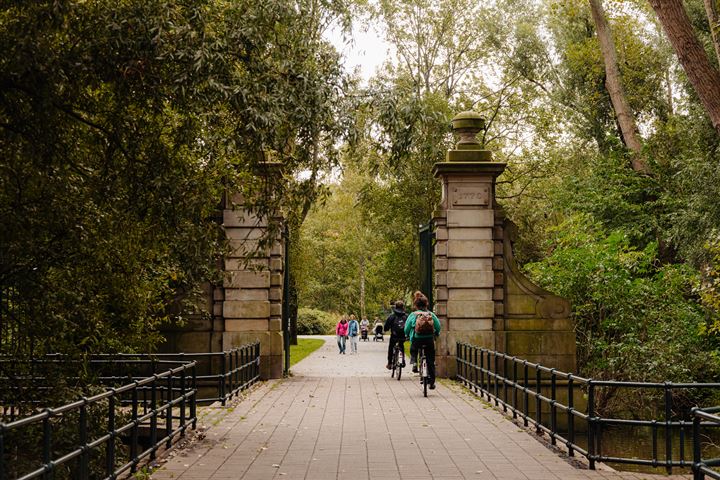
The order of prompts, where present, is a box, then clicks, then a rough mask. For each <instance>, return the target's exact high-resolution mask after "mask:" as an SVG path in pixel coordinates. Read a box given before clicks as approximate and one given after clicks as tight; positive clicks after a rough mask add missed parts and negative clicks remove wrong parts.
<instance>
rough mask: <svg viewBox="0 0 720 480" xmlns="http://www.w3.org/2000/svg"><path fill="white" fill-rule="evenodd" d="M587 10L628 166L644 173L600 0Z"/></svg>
mask: <svg viewBox="0 0 720 480" xmlns="http://www.w3.org/2000/svg"><path fill="white" fill-rule="evenodd" d="M589 2H590V10H591V12H592V17H593V20H594V21H595V29H596V31H597V36H598V41H599V43H600V51H601V52H602V56H603V60H604V62H605V75H606V78H605V85H606V86H607V90H608V94H609V95H610V100H611V101H612V105H613V108H614V109H615V115H616V116H617V120H618V125H619V126H620V133H621V134H622V137H623V140H624V141H625V145H627V147H628V148H629V149H630V150H631V151H632V152H633V158H632V167H633V170H635V171H638V172H642V173H647V172H648V166H647V163H646V162H645V160H644V159H643V158H642V144H641V143H640V139H639V138H638V137H639V134H638V131H637V125H636V124H635V115H633V113H632V111H631V110H630V105H629V104H628V101H627V98H626V97H625V91H624V88H623V82H622V77H621V76H620V69H619V68H618V60H617V53H616V52H615V41H614V40H613V38H612V33H611V32H610V26H609V25H608V22H607V20H606V18H605V13H604V12H603V8H602V2H601V0H589Z"/></svg>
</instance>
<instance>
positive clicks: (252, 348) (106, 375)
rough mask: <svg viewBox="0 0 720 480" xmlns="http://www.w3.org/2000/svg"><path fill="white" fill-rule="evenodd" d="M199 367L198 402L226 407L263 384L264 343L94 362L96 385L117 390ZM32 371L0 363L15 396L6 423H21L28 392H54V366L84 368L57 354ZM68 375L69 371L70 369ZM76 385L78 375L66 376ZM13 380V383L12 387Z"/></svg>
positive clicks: (102, 357)
mask: <svg viewBox="0 0 720 480" xmlns="http://www.w3.org/2000/svg"><path fill="white" fill-rule="evenodd" d="M190 362H195V364H196V387H197V390H198V392H197V398H196V402H197V403H198V404H200V405H205V404H210V403H214V402H220V403H221V404H222V405H225V404H226V403H227V402H228V400H231V399H232V398H233V397H236V396H237V395H239V394H240V392H242V391H243V390H245V389H247V388H249V387H250V386H252V385H253V384H254V383H255V382H257V381H258V380H259V378H260V342H254V343H251V344H247V345H243V346H240V347H236V348H233V349H231V350H226V351H223V352H204V353H158V354H134V353H127V354H99V355H93V356H92V357H91V358H90V360H89V361H88V366H89V367H90V369H91V371H92V373H93V375H94V376H95V383H96V384H98V385H102V386H107V387H117V386H119V385H124V384H126V383H131V382H134V381H136V380H142V379H145V378H148V377H151V376H153V375H155V374H156V373H158V372H161V371H165V370H166V369H168V368H173V367H176V366H180V365H183V364H186V363H190ZM29 363H31V365H30V366H29V367H28V368H27V369H25V371H24V373H23V374H22V375H18V374H16V373H14V371H16V370H17V369H18V362H17V361H16V360H15V359H11V358H0V371H2V372H3V375H1V376H0V380H3V381H5V383H6V389H7V388H9V387H10V383H12V385H11V388H10V389H11V390H12V393H13V395H12V396H11V397H10V398H3V399H2V405H3V411H2V417H5V418H10V419H11V420H12V419H15V418H16V413H17V411H16V409H15V406H14V398H23V391H35V392H38V391H42V390H43V389H47V388H49V387H48V386H47V385H48V382H47V379H46V376H45V375H46V374H47V372H48V371H50V370H49V368H48V367H49V366H51V365H52V366H55V367H58V368H57V370H58V371H63V370H60V369H59V367H60V366H64V367H67V366H68V365H70V366H73V365H75V366H77V365H78V363H79V362H72V361H70V362H69V361H68V360H67V359H66V358H65V357H64V356H62V355H57V354H52V355H46V356H45V357H43V358H41V359H33V360H31V361H29ZM65 370H67V368H65ZM63 376H64V377H67V378H69V379H72V374H69V373H66V372H64V373H63ZM10 380H11V381H12V382H10Z"/></svg>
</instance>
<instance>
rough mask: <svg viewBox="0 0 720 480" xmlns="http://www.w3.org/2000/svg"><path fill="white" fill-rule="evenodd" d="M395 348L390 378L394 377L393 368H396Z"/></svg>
mask: <svg viewBox="0 0 720 480" xmlns="http://www.w3.org/2000/svg"><path fill="white" fill-rule="evenodd" d="M397 364H398V363H397V350H395V351H394V352H393V358H392V373H391V374H390V378H395V370H397Z"/></svg>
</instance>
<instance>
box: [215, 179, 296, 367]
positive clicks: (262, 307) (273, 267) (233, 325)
mask: <svg viewBox="0 0 720 480" xmlns="http://www.w3.org/2000/svg"><path fill="white" fill-rule="evenodd" d="M275 168H279V166H276V167H275ZM244 203H245V202H244V199H243V198H242V196H240V195H235V196H233V197H232V198H231V202H229V203H228V204H227V205H225V206H224V210H223V226H224V229H225V234H226V236H227V238H228V239H229V241H230V246H231V251H230V253H229V254H228V256H227V257H226V258H225V260H224V272H225V275H224V282H223V286H222V288H221V289H216V293H215V297H216V302H215V313H216V314H220V315H221V316H222V318H223V334H222V347H223V350H228V349H231V348H233V347H237V346H240V345H244V344H246V343H251V342H254V341H256V340H259V341H260V355H261V358H260V374H261V376H262V377H263V378H282V376H283V361H284V355H283V347H284V344H283V331H282V302H283V268H284V265H283V251H284V247H285V245H284V243H285V242H284V239H283V238H282V236H281V235H282V234H281V232H282V228H277V229H276V230H277V233H276V234H275V237H274V238H270V243H269V245H268V246H267V247H265V248H260V240H261V239H262V238H266V236H267V235H268V234H269V233H270V232H269V231H268V228H269V225H270V222H273V223H274V224H275V225H276V226H279V225H281V223H282V218H280V217H272V218H263V217H260V216H257V215H256V214H255V213H254V212H253V211H251V210H249V209H248V208H247V207H245V206H244Z"/></svg>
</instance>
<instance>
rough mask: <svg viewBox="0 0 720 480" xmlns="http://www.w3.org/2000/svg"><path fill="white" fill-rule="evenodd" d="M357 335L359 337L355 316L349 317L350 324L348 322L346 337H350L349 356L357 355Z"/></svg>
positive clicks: (358, 325) (358, 326)
mask: <svg viewBox="0 0 720 480" xmlns="http://www.w3.org/2000/svg"><path fill="white" fill-rule="evenodd" d="M358 335H360V324H359V323H358V321H357V320H356V319H355V315H350V322H348V336H349V337H350V353H351V354H353V353H355V354H357V346H358Z"/></svg>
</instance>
